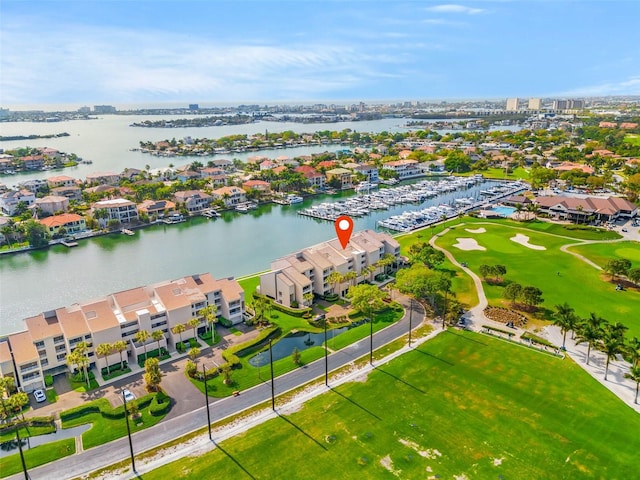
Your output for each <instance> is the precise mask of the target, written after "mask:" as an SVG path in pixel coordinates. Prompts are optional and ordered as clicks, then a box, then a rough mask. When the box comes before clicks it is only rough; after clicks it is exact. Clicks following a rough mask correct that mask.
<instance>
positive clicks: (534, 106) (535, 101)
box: [528, 98, 542, 110]
mask: <svg viewBox="0 0 640 480" xmlns="http://www.w3.org/2000/svg"><path fill="white" fill-rule="evenodd" d="M528 107H529V110H540V109H542V100H541V99H539V98H530V99H529V105H528Z"/></svg>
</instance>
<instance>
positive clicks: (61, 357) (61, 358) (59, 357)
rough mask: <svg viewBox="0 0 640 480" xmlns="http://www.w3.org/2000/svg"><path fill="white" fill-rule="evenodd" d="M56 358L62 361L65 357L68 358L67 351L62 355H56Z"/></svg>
mask: <svg viewBox="0 0 640 480" xmlns="http://www.w3.org/2000/svg"><path fill="white" fill-rule="evenodd" d="M56 358H57V359H58V361H62V360H64V359H65V358H67V354H66V353H61V354H60V355H58V356H56Z"/></svg>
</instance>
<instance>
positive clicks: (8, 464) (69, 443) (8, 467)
mask: <svg viewBox="0 0 640 480" xmlns="http://www.w3.org/2000/svg"><path fill="white" fill-rule="evenodd" d="M75 453H76V439H75V438H67V439H64V440H58V441H57V442H51V443H47V444H45V445H38V446H37V447H33V448H30V449H29V450H24V461H25V463H26V465H27V469H31V468H35V467H37V466H39V465H44V464H45V463H49V462H53V461H55V460H59V459H61V458H62V457H66V456H68V455H73V454H75ZM18 472H22V462H21V460H20V454H19V453H15V454H13V455H9V456H7V457H2V458H0V476H1V477H8V476H9V475H13V474H15V473H18Z"/></svg>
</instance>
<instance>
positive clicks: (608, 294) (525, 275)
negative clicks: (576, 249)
mask: <svg viewBox="0 0 640 480" xmlns="http://www.w3.org/2000/svg"><path fill="white" fill-rule="evenodd" d="M477 226H480V225H477ZM482 226H483V227H484V228H485V229H486V232H485V233H480V234H473V233H469V232H467V231H466V230H464V229H463V230H459V229H454V230H451V231H449V232H448V233H447V234H445V235H444V236H443V237H442V238H440V239H438V245H439V246H441V247H444V248H446V249H447V250H448V251H449V252H451V253H452V254H453V255H454V257H455V258H456V260H458V261H459V262H466V263H467V264H468V266H469V268H471V269H472V270H473V271H474V272H476V273H478V271H479V267H480V265H482V264H487V265H496V264H501V265H505V266H506V268H507V274H506V276H505V279H504V282H503V285H493V284H488V283H487V282H484V283H483V286H484V289H485V293H486V295H487V299H488V300H489V304H490V305H498V306H505V307H509V306H510V305H509V304H508V302H507V301H506V300H504V299H503V297H502V293H503V291H504V285H506V284H507V283H508V282H517V283H519V284H521V285H523V286H527V285H532V286H535V287H538V288H539V289H540V290H542V292H543V298H544V302H543V304H542V305H540V309H539V311H538V312H537V313H536V314H535V315H536V316H538V317H541V318H544V319H547V320H549V319H550V318H551V315H552V313H553V312H554V311H555V308H554V307H555V305H558V304H562V303H564V302H567V303H568V304H569V305H570V306H572V307H573V308H574V309H575V311H576V314H577V315H578V316H580V317H583V318H584V317H588V316H589V314H590V313H591V312H594V313H596V314H597V315H599V316H601V317H604V318H606V319H607V320H608V321H609V322H612V323H614V322H618V321H619V322H621V323H623V324H625V325H627V326H628V327H629V333H628V334H629V335H630V336H634V335H635V336H638V335H640V319H639V318H638V317H637V315H636V316H634V315H632V312H637V311H640V292H637V291H631V290H627V291H624V292H616V291H615V288H614V286H613V285H612V284H611V283H609V282H607V281H604V280H603V279H602V277H601V272H600V271H598V270H596V269H595V268H593V267H592V266H591V265H589V264H587V263H585V262H583V261H582V260H580V259H578V258H576V257H574V256H573V255H570V254H569V253H566V252H562V251H561V250H560V247H561V246H562V245H563V244H568V243H574V242H573V241H572V240H568V239H565V238H560V237H555V236H552V235H546V234H544V233H538V232H534V231H530V230H520V231H518V230H517V229H513V228H510V227H509V226H502V225H499V224H497V223H493V224H491V223H484V224H483V225H482ZM465 228H467V227H465ZM517 233H522V234H523V235H527V236H528V237H529V243H531V244H534V245H540V246H544V247H546V250H532V249H529V248H527V247H525V246H522V245H519V244H517V243H515V242H513V241H511V240H510V238H511V237H513V236H514V235H515V234H517ZM457 238H473V239H475V240H476V241H477V242H478V243H479V244H480V245H481V246H483V247H485V248H486V249H487V250H486V251H479V250H471V251H464V250H460V249H458V248H457V247H454V246H453V245H454V244H456V243H457ZM625 243H626V242H625ZM606 245H611V246H610V247H609V248H611V249H615V248H616V247H615V245H618V244H606ZM624 245H625V244H620V247H621V248H625V247H624ZM580 248H585V247H580ZM594 248H595V251H597V250H598V248H601V249H602V248H604V249H606V248H607V247H596V246H595V245H594ZM622 251H623V252H626V251H625V250H622ZM558 272H559V273H560V275H558ZM577 279H579V285H580V287H579V289H576V285H577V281H578V280H577Z"/></svg>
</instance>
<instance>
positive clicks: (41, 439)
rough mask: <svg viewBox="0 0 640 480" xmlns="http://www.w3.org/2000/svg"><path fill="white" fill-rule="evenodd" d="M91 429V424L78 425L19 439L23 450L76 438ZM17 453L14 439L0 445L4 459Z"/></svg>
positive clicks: (16, 443)
mask: <svg viewBox="0 0 640 480" xmlns="http://www.w3.org/2000/svg"><path fill="white" fill-rule="evenodd" d="M90 428H91V424H90V423H87V424H85V425H79V426H77V427H73V428H61V429H59V430H57V431H55V432H53V433H47V434H45V435H36V436H35V437H27V438H22V437H21V438H20V441H21V443H22V449H23V450H29V449H30V448H34V447H37V446H39V445H44V444H45V443H50V442H56V441H58V440H64V439H66V438H72V437H77V436H78V435H82V434H83V433H84V432H86V431H87V430H89V429H90ZM17 452H18V441H17V440H16V439H15V438H14V439H13V440H9V441H7V442H3V443H0V457H6V456H8V455H13V454H14V453H17Z"/></svg>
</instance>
